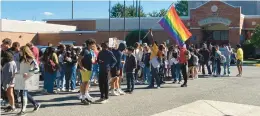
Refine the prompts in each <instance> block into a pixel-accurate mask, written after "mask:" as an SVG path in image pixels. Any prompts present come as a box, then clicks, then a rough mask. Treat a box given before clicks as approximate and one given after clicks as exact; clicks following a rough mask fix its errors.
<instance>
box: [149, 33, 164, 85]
mask: <svg viewBox="0 0 260 116" xmlns="http://www.w3.org/2000/svg"><path fill="white" fill-rule="evenodd" d="M149 33H150V36H151V38H152V46H151V48H150V49H151V56H150V64H151V74H152V78H151V82H150V84H149V86H148V88H153V87H154V79H155V81H156V84H157V88H160V85H161V81H160V79H159V76H158V73H159V68H160V63H159V61H158V56H157V55H158V51H159V49H158V46H157V44H156V42H155V41H154V40H153V33H152V29H150V30H149V32H148V33H147V34H149Z"/></svg>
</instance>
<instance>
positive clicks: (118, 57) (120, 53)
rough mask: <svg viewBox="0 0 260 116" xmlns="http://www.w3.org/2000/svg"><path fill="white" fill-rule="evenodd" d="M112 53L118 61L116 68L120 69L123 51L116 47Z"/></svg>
mask: <svg viewBox="0 0 260 116" xmlns="http://www.w3.org/2000/svg"><path fill="white" fill-rule="evenodd" d="M112 53H113V55H114V56H115V58H116V61H117V62H116V65H115V67H114V68H116V70H119V69H120V63H121V58H122V55H123V53H122V52H121V51H119V50H115V49H113V50H112Z"/></svg>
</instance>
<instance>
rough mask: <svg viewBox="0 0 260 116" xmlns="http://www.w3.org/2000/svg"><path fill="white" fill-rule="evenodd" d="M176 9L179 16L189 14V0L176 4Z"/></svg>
mask: <svg viewBox="0 0 260 116" xmlns="http://www.w3.org/2000/svg"><path fill="white" fill-rule="evenodd" d="M175 9H176V11H177V13H178V15H179V16H188V1H187V0H181V1H178V2H177V3H176V4H175Z"/></svg>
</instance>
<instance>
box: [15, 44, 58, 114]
mask: <svg viewBox="0 0 260 116" xmlns="http://www.w3.org/2000/svg"><path fill="white" fill-rule="evenodd" d="M35 61H36V60H35V59H34V56H33V53H32V52H31V50H30V48H29V47H28V46H23V47H21V60H20V62H21V64H20V67H22V68H20V71H19V73H20V74H22V75H23V77H24V79H27V78H33V77H31V76H32V75H33V74H32V73H34V72H31V71H30V68H31V67H34V66H31V65H32V64H37V62H35ZM53 83H54V80H53ZM21 99H22V109H21V112H20V113H19V114H18V115H24V114H25V110H26V106H27V100H29V101H30V102H31V103H32V104H33V106H34V109H33V111H37V110H38V109H39V108H40V104H39V103H37V102H36V101H35V100H34V99H33V98H32V96H31V95H30V94H29V93H28V90H23V91H22V95H21Z"/></svg>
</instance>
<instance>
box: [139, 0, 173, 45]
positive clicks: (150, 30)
mask: <svg viewBox="0 0 260 116" xmlns="http://www.w3.org/2000/svg"><path fill="white" fill-rule="evenodd" d="M173 4H174V2H172V3H171V5H170V6H169V7H168V9H167V12H168V11H169V9H170V8H171V6H172V5H173ZM162 18H163V17H161V18H160V20H161V19H162ZM160 20H159V21H160ZM159 21H158V22H159ZM158 22H157V23H158ZM157 23H156V24H157ZM156 24H154V25H153V26H152V28H153V27H154V26H155V25H156ZM152 28H150V29H149V31H148V32H147V33H146V35H145V36H144V37H143V38H142V40H143V39H144V38H146V37H147V36H148V34H149V33H150V32H151V33H152Z"/></svg>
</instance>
